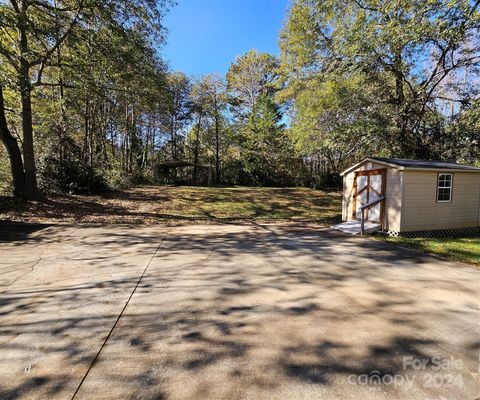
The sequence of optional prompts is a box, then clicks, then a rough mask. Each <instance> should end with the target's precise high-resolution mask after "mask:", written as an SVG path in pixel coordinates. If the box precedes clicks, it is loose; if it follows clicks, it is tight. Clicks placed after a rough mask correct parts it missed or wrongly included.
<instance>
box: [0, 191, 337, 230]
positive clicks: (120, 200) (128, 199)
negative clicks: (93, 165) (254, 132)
mask: <svg viewBox="0 0 480 400" xmlns="http://www.w3.org/2000/svg"><path fill="white" fill-rule="evenodd" d="M340 213H341V194H340V193H339V192H337V191H321V190H312V189H305V188H250V187H228V188H205V187H189V186H143V187H136V188H132V189H129V190H125V191H118V192H112V193H108V194H106V195H102V196H78V195H76V196H67V195H64V196H49V197H46V198H45V199H43V200H41V201H30V202H25V203H16V202H14V201H12V200H11V199H6V198H4V199H3V200H1V201H0V219H7V220H15V221H25V222H49V221H55V222H94V223H157V222H165V221H173V220H175V221H179V220H180V221H194V222H195V221H232V220H233V221H269V220H274V221H314V222H319V223H325V224H331V223H334V222H337V221H339V220H340V217H341V215H340Z"/></svg>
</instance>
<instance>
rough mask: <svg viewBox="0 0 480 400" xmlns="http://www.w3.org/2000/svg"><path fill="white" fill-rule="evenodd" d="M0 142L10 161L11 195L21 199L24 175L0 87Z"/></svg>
mask: <svg viewBox="0 0 480 400" xmlns="http://www.w3.org/2000/svg"><path fill="white" fill-rule="evenodd" d="M0 141H1V142H2V143H3V144H4V146H5V148H6V149H7V153H8V158H9V160H10V168H11V171H12V178H13V195H14V196H15V197H22V196H23V195H24V190H25V173H24V172H23V161H22V154H21V152H20V147H18V142H17V139H15V137H13V136H12V134H11V133H10V131H9V129H8V125H7V118H6V116H5V104H4V101H3V88H2V87H1V86H0Z"/></svg>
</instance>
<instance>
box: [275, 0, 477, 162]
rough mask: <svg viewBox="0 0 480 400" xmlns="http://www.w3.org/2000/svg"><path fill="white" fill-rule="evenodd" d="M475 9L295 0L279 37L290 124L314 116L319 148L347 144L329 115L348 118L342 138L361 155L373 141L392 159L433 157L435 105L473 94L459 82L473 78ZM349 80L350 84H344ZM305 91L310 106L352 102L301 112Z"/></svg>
mask: <svg viewBox="0 0 480 400" xmlns="http://www.w3.org/2000/svg"><path fill="white" fill-rule="evenodd" d="M478 7H479V2H471V1H464V0H454V1H448V2H447V1H434V2H417V1H413V0H408V1H401V2H392V1H377V0H361V1H356V0H341V1H336V0H327V1H320V0H295V1H294V3H293V6H292V8H291V10H290V12H289V15H288V19H287V21H286V24H285V27H284V30H283V32H282V35H281V71H282V78H283V81H284V83H285V85H286V89H285V90H284V91H282V93H281V96H282V99H283V100H285V101H291V102H292V118H293V120H294V124H296V123H297V121H296V120H297V119H298V120H306V119H307V118H311V117H312V113H314V114H315V115H314V118H313V119H314V120H315V121H317V122H318V126H319V125H320V123H322V124H323V125H324V127H323V128H320V130H319V131H320V132H321V133H322V136H323V138H321V141H322V142H323V141H325V143H328V142H329V141H338V140H340V142H343V143H344V144H348V143H349V140H350V139H349V138H350V135H349V134H348V132H344V129H345V127H346V125H345V124H340V125H338V118H337V117H338V115H339V114H338V113H340V115H344V116H347V115H348V113H352V114H353V117H352V118H351V121H350V125H351V129H350V132H357V135H358V137H359V139H361V140H360V141H362V142H363V143H364V144H367V146H368V143H370V146H368V147H366V149H367V150H369V151H372V150H374V149H376V146H377V145H378V144H381V149H380V151H383V152H384V153H386V154H388V155H394V156H399V157H430V156H435V155H438V154H441V153H442V150H444V149H440V148H439V145H440V143H441V140H440V141H439V140H438V139H439V136H442V135H443V132H444V129H445V128H444V126H445V124H446V123H447V121H445V119H444V118H443V117H444V115H443V114H442V102H445V101H450V102H456V103H459V102H461V101H464V100H467V98H468V97H469V96H471V91H470V92H469V91H468V90H464V89H465V81H464V80H463V79H458V77H459V76H463V75H464V73H465V71H467V70H468V71H471V74H472V75H471V78H472V79H473V78H474V77H473V74H474V72H473V70H472V68H473V67H474V66H475V65H477V64H478V62H479V61H480V58H479V56H480V52H479V50H480V41H479V40H478V38H479V13H478ZM352 81H353V82H354V83H355V82H356V83H357V84H353V85H352V84H350V83H348V84H343V83H342V82H352ZM474 81H475V80H473V82H474ZM329 82H333V84H334V87H335V86H336V87H337V89H335V90H334V91H332V90H331V89H332V85H331V84H330V83H329ZM312 88H315V90H316V91H317V95H316V97H317V98H318V99H324V98H329V99H330V100H329V102H331V101H334V100H335V99H339V98H348V97H351V98H352V100H353V101H352V104H349V103H348V102H343V104H341V103H339V104H338V107H337V106H336V107H335V108H336V109H337V113H331V112H330V111H332V107H330V106H329V107H327V108H325V107H319V108H318V111H317V112H314V110H313V108H311V107H305V102H306V100H305V98H306V96H308V93H310V92H311V90H312ZM345 90H347V92H345ZM362 90H363V92H364V95H362V93H361V92H362ZM453 92H454V93H456V94H457V95H458V94H461V95H462V96H463V98H462V97H455V98H452V96H450V94H451V93H453ZM299 99H300V101H299ZM302 99H303V100H302ZM320 101H321V100H320ZM352 106H354V108H355V109H352ZM362 111H365V112H364V113H362ZM308 114H310V115H309V116H308ZM362 114H363V115H362ZM345 121H346V119H345ZM300 125H302V123H297V126H300ZM361 132H363V134H362V133H361ZM365 133H367V134H368V137H366V136H367V135H366V134H365ZM300 134H301V133H300V132H297V136H298V135H300ZM303 134H304V135H305V136H306V137H308V135H309V132H308V131H307V130H304V132H303ZM328 138H331V140H329V139H328ZM362 138H363V139H362ZM342 153H344V152H343V151H340V152H339V156H340V157H341V156H343V155H342ZM360 154H361V153H358V155H357V156H356V157H359V156H360Z"/></svg>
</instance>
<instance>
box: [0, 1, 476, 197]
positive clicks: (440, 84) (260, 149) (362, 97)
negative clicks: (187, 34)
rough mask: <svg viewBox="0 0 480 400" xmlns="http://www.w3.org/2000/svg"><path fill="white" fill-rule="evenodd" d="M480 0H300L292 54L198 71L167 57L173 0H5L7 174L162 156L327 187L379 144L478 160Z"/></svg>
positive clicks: (77, 186) (24, 185) (107, 170)
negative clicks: (176, 68)
mask: <svg viewBox="0 0 480 400" xmlns="http://www.w3.org/2000/svg"><path fill="white" fill-rule="evenodd" d="M479 3H480V1H471V0H451V1H439V0H436V1H433V2H432V1H420V2H419V1H413V0H406V1H401V2H392V1H387V0H385V1H378V0H293V1H292V4H291V7H290V9H289V11H288V14H287V18H286V20H285V23H284V27H283V30H282V32H281V35H280V38H279V44H280V54H279V56H274V55H271V54H267V53H262V52H258V51H255V50H251V51H248V52H247V53H245V54H243V55H241V56H239V57H237V59H235V60H233V61H232V64H231V66H230V68H229V70H228V72H227V73H226V75H225V76H220V75H215V74H212V75H207V76H200V77H189V76H187V75H185V74H184V73H182V72H173V71H170V70H169V68H168V66H167V65H166V63H165V62H164V60H163V59H162V46H163V44H164V43H165V41H166V39H167V37H166V31H165V29H164V26H163V17H164V16H165V14H166V13H167V12H168V10H169V8H170V7H171V6H172V4H170V3H169V2H168V1H159V0H109V1H108V2H107V1H103V0H66V1H61V0H8V1H7V0H0V60H1V64H0V140H1V142H2V143H3V145H4V146H3V148H2V149H1V150H0V177H3V179H4V181H7V180H8V181H9V182H11V190H12V193H13V194H14V195H15V196H18V197H25V198H35V197H37V196H38V195H39V194H40V193H41V192H42V191H58V192H70V193H75V192H95V191H101V190H105V189H107V188H115V187H121V186H123V185H131V184H136V183H143V182H150V181H152V180H153V179H154V178H156V179H158V171H159V166H164V167H165V168H167V169H168V170H169V175H168V177H165V176H163V179H166V182H169V183H175V182H179V183H190V184H201V183H205V182H206V174H208V175H209V181H211V182H212V183H215V184H245V185H305V186H314V187H315V186H322V185H332V184H335V183H336V179H337V174H338V172H339V171H340V170H341V169H342V168H344V167H345V166H347V165H348V164H350V163H352V162H354V161H357V160H358V159H360V158H362V157H364V156H369V155H382V156H391V157H398V158H423V159H444V160H450V161H458V162H467V163H478V162H479V160H480V149H479V147H480V146H479V140H480V108H479V105H480V101H479V97H478V95H479V91H478V89H479V75H478V74H479V70H478V67H479V62H480V40H479V39H480V38H479V28H480V15H479ZM7 167H8V168H7ZM2 171H6V172H4V173H3V175H2ZM6 175H8V178H7V176H6ZM0 189H1V187H0Z"/></svg>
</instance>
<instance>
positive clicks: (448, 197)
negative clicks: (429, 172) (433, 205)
mask: <svg viewBox="0 0 480 400" xmlns="http://www.w3.org/2000/svg"><path fill="white" fill-rule="evenodd" d="M452 181H453V175H452V174H438V185H437V201H438V202H444V203H446V202H450V201H452Z"/></svg>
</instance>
